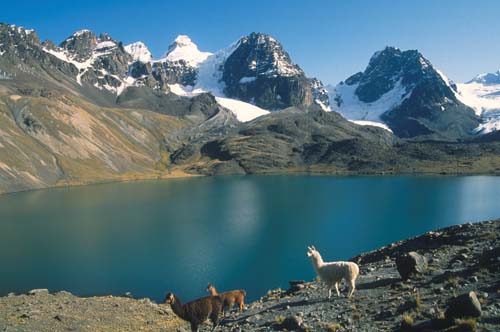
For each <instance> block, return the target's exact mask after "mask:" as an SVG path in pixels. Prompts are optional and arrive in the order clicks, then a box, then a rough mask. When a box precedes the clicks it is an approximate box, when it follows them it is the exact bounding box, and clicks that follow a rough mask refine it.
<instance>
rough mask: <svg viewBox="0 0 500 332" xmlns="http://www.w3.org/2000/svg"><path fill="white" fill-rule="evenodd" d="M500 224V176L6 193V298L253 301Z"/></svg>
mask: <svg viewBox="0 0 500 332" xmlns="http://www.w3.org/2000/svg"><path fill="white" fill-rule="evenodd" d="M499 217H500V177H490V176H470V177H334V176H235V177H206V178H188V179H175V180H165V181H151V182H135V183H112V184H103V185H93V186H86V187H72V188H57V189H49V190H39V191H31V192H24V193H15V194H9V195H3V196H0V295H5V294H7V293H9V292H15V293H22V292H26V291H27V290H30V289H34V288H48V289H50V290H51V291H57V290H67V291H70V292H72V293H74V294H77V295H82V296H87V295H103V294H115V295H121V294H124V293H125V292H131V293H132V294H133V296H134V297H150V298H152V299H154V300H156V301H159V300H161V299H163V297H164V295H165V293H166V292H168V291H173V292H175V293H177V294H178V295H179V296H180V297H181V298H182V299H184V300H188V299H193V298H196V297H198V296H202V295H205V293H204V289H205V286H206V284H207V283H208V282H212V283H213V284H215V286H216V287H217V288H218V289H219V290H221V291H222V290H229V289H246V290H247V293H248V300H255V299H257V298H259V297H260V296H262V295H263V294H264V293H265V292H267V290H268V289H274V288H278V287H282V288H287V286H288V281H289V280H292V279H306V280H310V279H312V278H314V276H315V275H314V271H313V269H312V267H311V264H310V261H309V260H308V258H307V257H306V247H307V245H310V244H313V245H315V246H316V247H317V248H318V250H319V251H320V252H321V253H322V254H323V257H324V258H325V260H345V259H349V258H350V257H352V256H354V255H357V254H358V253H360V252H363V251H368V250H372V249H376V248H378V247H380V246H382V245H385V244H388V243H390V242H393V241H396V240H400V239H404V238H408V237H411V236H415V235H419V234H421V233H424V232H426V231H429V230H433V229H436V228H440V227H444V226H448V225H452V224H458V223H465V222H474V221H481V220H487V219H495V218H499Z"/></svg>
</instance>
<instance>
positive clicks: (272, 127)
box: [0, 24, 500, 192]
mask: <svg viewBox="0 0 500 332" xmlns="http://www.w3.org/2000/svg"><path fill="white" fill-rule="evenodd" d="M0 111H1V113H0V114H1V115H2V117H3V120H2V121H1V122H0V192H2V191H14V190H23V189H30V188H38V187H47V186H53V185H64V184H75V183H86V182H95V181H105V180H113V179H117V180H120V179H131V178H145V177H163V176H167V175H171V174H172V172H173V170H179V169H181V170H182V172H189V173H202V174H226V173H252V172H264V171H273V170H280V169H305V168H311V167H312V165H315V167H316V166H318V165H321V167H320V168H322V169H323V170H324V169H326V171H329V170H330V171H331V170H333V169H335V171H339V170H340V171H342V172H343V171H346V170H349V171H359V170H363V171H370V170H378V171H381V170H382V169H391V168H393V167H390V166H389V164H390V162H389V160H391V158H393V157H394V158H395V160H396V159H397V160H398V161H397V162H396V161H394V164H395V165H398V163H400V162H401V160H400V158H399V156H397V157H395V156H392V154H394V153H400V151H397V152H396V151H395V150H393V149H394V147H395V146H396V145H398V146H399V145H400V144H401V142H405V143H404V144H410V145H412V144H413V145H412V146H420V144H422V143H421V142H426V141H429V140H431V141H441V142H450V143H452V142H464V141H474V140H476V139H479V138H478V135H482V134H488V133H491V132H494V131H496V130H498V129H499V128H500V73H499V72H497V73H492V74H483V75H479V76H477V77H476V78H474V79H473V80H471V81H470V82H467V83H464V84H454V83H453V82H451V81H450V80H449V79H448V78H447V77H446V76H445V75H444V74H443V73H441V72H440V71H439V70H437V69H436V68H434V67H433V65H432V64H431V63H430V62H429V61H428V60H427V59H425V58H424V56H423V55H422V54H420V53H419V52H418V51H414V50H410V51H401V50H399V49H397V48H394V47H386V48H385V49H383V50H381V51H379V52H376V53H375V54H374V55H373V56H372V58H371V59H370V60H369V63H368V66H367V67H366V69H365V71H364V72H360V73H356V74H354V75H352V76H351V77H349V78H347V79H346V80H345V81H343V82H340V83H339V84H337V85H335V86H333V85H328V86H325V85H324V84H323V83H322V82H321V81H320V80H318V79H317V78H312V77H308V76H307V75H306V73H304V71H303V70H302V69H301V68H300V66H299V65H297V64H295V63H294V62H293V61H292V59H291V57H290V55H289V54H288V53H287V52H286V51H285V50H284V49H283V46H282V45H281V44H280V43H279V42H278V41H277V40H276V39H275V38H273V37H271V36H269V35H266V34H261V33H251V34H249V35H248V36H244V37H242V38H240V39H239V40H237V41H235V42H234V43H233V44H231V45H229V46H228V47H227V48H225V49H222V50H220V51H217V52H215V53H210V52H203V51H200V50H199V49H198V47H197V46H196V44H194V43H193V41H191V39H190V38H189V37H188V36H182V35H181V36H178V37H177V38H176V39H175V40H174V42H173V43H172V44H171V45H170V46H168V49H167V51H166V53H165V54H164V55H163V56H162V57H161V58H160V59H154V58H153V57H152V55H151V52H150V51H149V50H148V48H147V46H146V45H145V44H144V43H142V42H135V43H132V44H130V45H123V43H122V42H120V41H117V40H115V39H113V38H112V37H111V36H110V35H108V34H105V33H103V34H100V35H96V34H95V33H94V32H92V31H90V30H80V31H77V32H75V33H73V34H72V35H71V36H69V37H68V38H66V39H65V40H64V41H62V42H61V43H60V44H59V45H56V44H54V43H53V42H51V41H44V42H41V41H40V40H39V37H38V35H37V34H36V32H35V31H34V30H27V29H25V28H22V27H18V26H15V25H9V24H0ZM337 112H338V113H340V114H341V115H342V116H340V115H338V114H337ZM377 127H382V129H380V128H377ZM488 137H489V138H488V140H491V137H496V134H495V135H493V136H488ZM401 139H403V141H401ZM339 142H343V143H342V144H340V143H339ZM412 142H413V143H412ZM419 142H420V143H419ZM408 158H410V160H407V162H408V163H409V164H411V158H413V157H411V156H410V157H408ZM438 159H439V158H438ZM409 164H408V165H409ZM318 167H319V166H318ZM399 167H401V165H399ZM407 167H409V166H407Z"/></svg>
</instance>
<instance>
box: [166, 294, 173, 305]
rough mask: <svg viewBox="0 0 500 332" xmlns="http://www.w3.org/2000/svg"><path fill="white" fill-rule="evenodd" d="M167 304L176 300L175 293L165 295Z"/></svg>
mask: <svg viewBox="0 0 500 332" xmlns="http://www.w3.org/2000/svg"><path fill="white" fill-rule="evenodd" d="M164 302H165V303H166V304H172V303H174V302H175V296H174V293H168V294H167V296H166V297H165V301H164Z"/></svg>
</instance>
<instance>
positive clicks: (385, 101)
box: [329, 80, 413, 124]
mask: <svg viewBox="0 0 500 332" xmlns="http://www.w3.org/2000/svg"><path fill="white" fill-rule="evenodd" d="M357 87H358V84H353V85H347V84H345V83H340V84H338V85H337V86H336V87H335V88H334V90H333V91H330V93H329V98H330V103H331V107H332V109H333V110H334V111H336V112H339V113H340V114H342V115H343V116H344V117H345V118H346V119H349V120H363V121H371V122H376V123H380V124H383V121H382V120H381V118H380V116H381V115H382V114H384V113H385V112H387V111H389V110H391V109H393V108H395V107H397V106H399V105H401V103H402V102H403V101H404V100H405V99H407V98H408V97H409V96H410V95H411V93H412V91H413V90H410V91H406V88H405V87H404V86H403V84H402V82H401V80H399V81H398V82H397V83H396V84H395V86H394V88H393V89H392V90H390V91H388V92H386V93H385V94H383V95H382V96H381V97H380V98H379V99H377V100H376V101H374V102H371V103H365V102H363V101H361V100H359V99H358V97H357V96H356V94H355V92H356V88H357ZM337 99H340V100H341V101H340V105H337V103H336V100H337Z"/></svg>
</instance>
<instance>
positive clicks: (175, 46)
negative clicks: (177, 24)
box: [162, 35, 212, 67]
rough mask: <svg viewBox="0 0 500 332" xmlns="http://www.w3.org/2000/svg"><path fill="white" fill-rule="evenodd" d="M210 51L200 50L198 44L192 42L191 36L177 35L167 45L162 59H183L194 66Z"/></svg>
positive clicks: (174, 60)
mask: <svg viewBox="0 0 500 332" xmlns="http://www.w3.org/2000/svg"><path fill="white" fill-rule="evenodd" d="M211 54H212V53H209V52H201V51H200V50H199V49H198V46H197V45H196V44H195V43H193V41H192V40H191V38H189V37H188V36H186V35H179V36H177V38H175V40H174V42H173V43H172V44H170V46H169V47H168V51H167V53H165V56H164V58H163V59H162V60H166V61H172V62H176V61H185V62H186V63H187V64H188V65H189V66H192V67H196V66H197V65H198V64H199V63H201V62H203V61H205V59H206V58H207V57H208V56H210V55H211Z"/></svg>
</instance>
